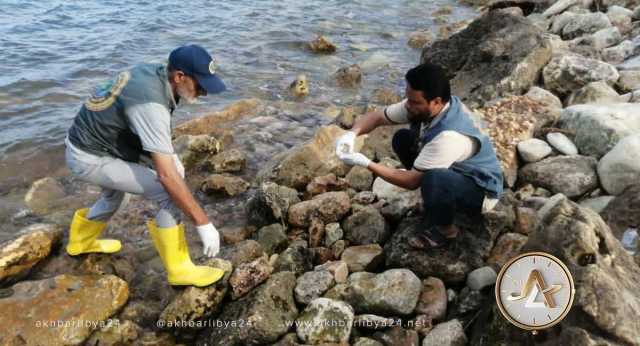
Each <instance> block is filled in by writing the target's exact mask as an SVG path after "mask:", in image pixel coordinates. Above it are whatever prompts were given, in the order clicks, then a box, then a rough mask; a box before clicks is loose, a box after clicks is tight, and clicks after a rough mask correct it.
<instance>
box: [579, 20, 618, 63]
mask: <svg viewBox="0 0 640 346" xmlns="http://www.w3.org/2000/svg"><path fill="white" fill-rule="evenodd" d="M623 39H624V38H623V37H622V34H621V33H620V30H619V29H618V28H616V27H609V28H604V29H600V30H598V31H596V32H594V33H593V34H591V35H586V36H582V37H580V38H577V39H575V40H573V41H572V44H573V45H574V47H576V48H578V49H579V50H582V49H584V50H586V51H587V52H588V53H589V55H592V56H591V57H595V56H598V54H599V53H600V52H601V51H602V50H603V49H605V48H609V47H612V46H615V45H617V44H619V43H620V42H622V40H623Z"/></svg>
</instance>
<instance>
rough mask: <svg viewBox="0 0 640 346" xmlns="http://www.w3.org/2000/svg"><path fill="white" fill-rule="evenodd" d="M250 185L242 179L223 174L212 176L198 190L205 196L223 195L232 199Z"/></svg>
mask: <svg viewBox="0 0 640 346" xmlns="http://www.w3.org/2000/svg"><path fill="white" fill-rule="evenodd" d="M249 186H250V184H249V183H248V182H246V181H244V179H242V178H239V177H234V176H231V175H225V174H212V175H210V176H209V177H207V179H206V180H205V181H204V182H203V183H202V186H201V187H200V189H201V190H202V192H204V193H207V194H223V195H225V196H229V197H233V196H236V195H239V194H241V193H243V192H245V191H247V189H249Z"/></svg>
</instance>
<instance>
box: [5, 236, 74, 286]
mask: <svg viewBox="0 0 640 346" xmlns="http://www.w3.org/2000/svg"><path fill="white" fill-rule="evenodd" d="M63 233H64V231H63V230H62V227H60V226H57V225H49V224H35V225H31V226H28V227H25V228H23V229H22V230H20V231H19V232H18V234H19V236H18V237H17V238H15V239H13V240H10V241H7V242H5V243H3V244H2V246H0V286H4V285H7V284H10V283H12V282H15V281H18V280H20V279H22V278H24V277H25V276H27V275H28V274H29V273H30V272H31V269H32V268H33V267H34V266H35V265H36V264H38V263H40V262H41V261H42V260H44V259H45V258H47V256H49V254H50V253H51V251H52V250H53V249H54V248H56V247H57V246H58V245H59V244H60V240H61V239H62V236H63Z"/></svg>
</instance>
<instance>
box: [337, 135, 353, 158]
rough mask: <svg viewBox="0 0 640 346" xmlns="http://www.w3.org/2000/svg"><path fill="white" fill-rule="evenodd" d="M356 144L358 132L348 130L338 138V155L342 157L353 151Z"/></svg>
mask: <svg viewBox="0 0 640 346" xmlns="http://www.w3.org/2000/svg"><path fill="white" fill-rule="evenodd" d="M355 144H356V133H355V132H353V131H347V132H346V133H345V134H343V135H342V136H340V137H339V138H338V139H337V140H336V156H338V157H341V156H343V155H345V154H347V153H353V148H354V146H355Z"/></svg>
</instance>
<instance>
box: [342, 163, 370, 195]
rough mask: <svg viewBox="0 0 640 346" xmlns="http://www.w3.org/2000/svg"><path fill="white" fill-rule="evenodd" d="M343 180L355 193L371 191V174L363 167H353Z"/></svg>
mask: <svg viewBox="0 0 640 346" xmlns="http://www.w3.org/2000/svg"><path fill="white" fill-rule="evenodd" d="M345 180H346V181H347V183H349V186H351V187H352V188H354V189H355V190H356V191H366V190H371V184H372V183H373V173H371V171H370V170H368V169H367V168H365V167H361V166H354V167H353V168H351V170H350V171H349V173H348V174H347V176H346V177H345Z"/></svg>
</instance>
